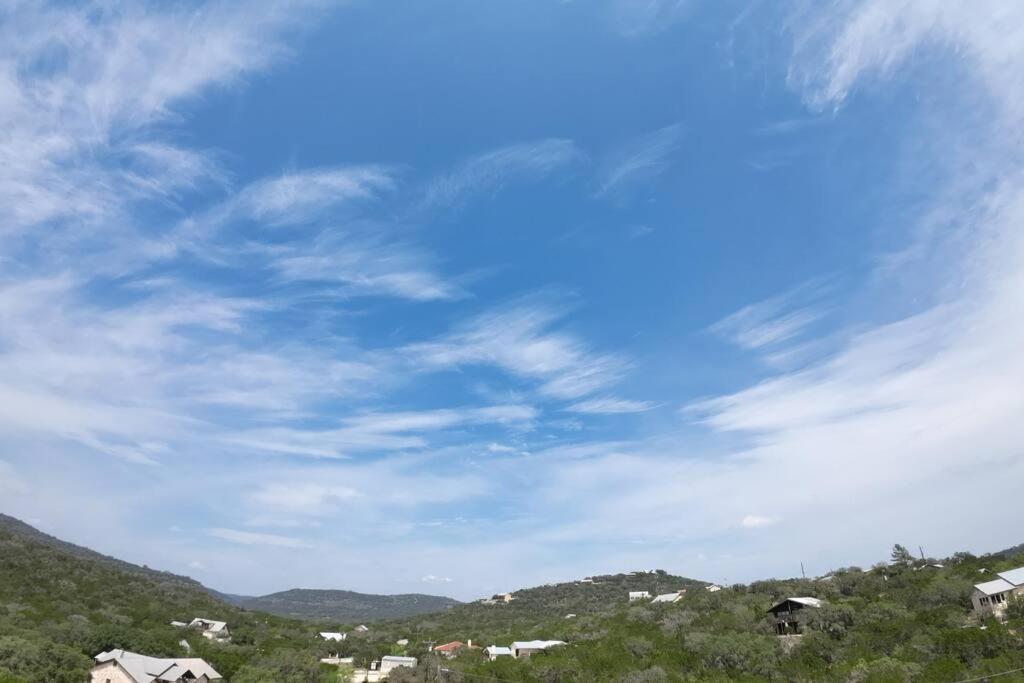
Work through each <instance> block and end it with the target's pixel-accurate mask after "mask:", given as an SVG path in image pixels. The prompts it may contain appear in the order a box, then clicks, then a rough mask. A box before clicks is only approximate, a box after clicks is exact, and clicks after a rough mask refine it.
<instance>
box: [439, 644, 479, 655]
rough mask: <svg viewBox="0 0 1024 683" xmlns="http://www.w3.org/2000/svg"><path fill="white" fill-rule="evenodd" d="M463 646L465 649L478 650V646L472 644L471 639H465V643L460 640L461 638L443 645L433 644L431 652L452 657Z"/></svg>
mask: <svg viewBox="0 0 1024 683" xmlns="http://www.w3.org/2000/svg"><path fill="white" fill-rule="evenodd" d="M463 648H467V649H471V650H479V649H480V648H479V647H478V646H475V645H473V641H472V640H469V641H467V642H465V643H464V642H462V641H461V640H453V641H452V642H450V643H445V644H444V645H437V646H435V647H434V649H433V652H436V653H438V654H439V655H441V656H442V657H448V658H451V657H454V656H455V655H457V654H458V653H459V651H460V650H462V649H463Z"/></svg>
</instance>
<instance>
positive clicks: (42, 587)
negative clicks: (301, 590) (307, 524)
mask: <svg viewBox="0 0 1024 683" xmlns="http://www.w3.org/2000/svg"><path fill="white" fill-rule="evenodd" d="M196 616H203V617H207V618H213V619H222V620H226V621H228V622H229V623H230V626H231V630H232V635H233V638H232V642H231V643H230V644H223V645H221V644H216V643H211V642H209V641H207V640H205V639H203V638H202V637H201V636H200V635H199V634H197V633H193V632H185V631H182V630H180V629H176V628H174V627H172V626H170V624H169V622H170V621H171V620H186V621H187V620H191V619H192V618H193V617H196ZM315 630H316V629H315V627H313V626H311V625H310V624H308V623H304V622H298V621H294V620H289V619H282V618H279V617H273V616H270V615H266V614H260V613H254V612H248V611H246V610H243V609H240V608H238V607H235V606H232V605H228V604H225V603H224V602H222V601H220V600H218V599H217V598H215V597H213V596H212V595H211V594H210V593H209V592H208V591H206V589H205V588H203V587H202V586H201V585H200V584H199V583H197V582H195V581H193V580H191V579H188V578H186V577H182V576H176V575H174V574H169V573H166V572H157V571H153V570H150V569H146V568H144V567H137V566H135V565H132V564H129V563H127V562H121V561H119V560H115V559H113V558H109V557H106V556H104V555H100V554H98V553H95V552H93V551H91V550H87V549H85V548H80V547H78V546H74V545H71V544H69V543H64V542H62V541H59V540H58V539H55V538H52V537H50V536H47V535H45V534H42V533H40V532H38V531H37V530H35V529H33V528H32V527H30V526H28V525H25V524H22V523H21V522H18V521H17V520H14V519H12V518H10V517H0V683H41V682H43V681H45V682H46V683H82V681H85V680H87V679H88V671H89V669H90V668H91V666H92V656H93V655H95V654H97V653H98V652H101V651H103V650H109V649H112V648H124V649H127V650H132V651H136V652H141V653H145V654H148V655H152V656H156V657H181V656H186V654H187V652H186V650H185V648H183V647H182V646H181V645H180V644H179V641H181V640H182V639H185V640H186V641H187V642H188V643H189V646H190V647H191V656H197V657H203V658H204V659H206V660H207V661H209V662H210V663H211V664H212V665H213V666H214V668H216V669H217V670H218V671H219V672H220V673H222V674H223V675H224V676H226V677H230V678H231V679H232V680H237V681H243V683H244V682H245V681H270V680H274V681H283V682H287V683H291V682H295V683H306V682H308V681H317V680H318V678H317V677H318V676H323V679H322V680H325V681H336V680H337V677H336V673H335V672H333V671H332V670H331V669H330V668H327V669H322V668H321V666H320V664H319V662H318V657H317V655H318V653H319V646H318V645H317V644H316V643H315V641H313V640H312V632H313V631H315ZM297 662H298V663H301V664H302V666H303V667H304V668H301V669H296V666H295V664H296V663H297ZM282 670H283V671H284V672H285V675H278V672H281V671H282ZM268 672H275V673H273V674H269V673H268ZM289 676H290V677H289ZM311 676H312V677H311Z"/></svg>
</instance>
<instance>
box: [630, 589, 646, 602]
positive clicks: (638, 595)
mask: <svg viewBox="0 0 1024 683" xmlns="http://www.w3.org/2000/svg"><path fill="white" fill-rule="evenodd" d="M649 597H651V594H650V593H649V592H648V591H629V601H630V602H636V601H637V600H646V599H647V598H649Z"/></svg>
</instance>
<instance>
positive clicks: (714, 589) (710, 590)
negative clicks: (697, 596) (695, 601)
mask: <svg viewBox="0 0 1024 683" xmlns="http://www.w3.org/2000/svg"><path fill="white" fill-rule="evenodd" d="M704 590H706V591H707V592H708V593H717V592H718V591H720V590H722V587H721V586H719V585H718V584H717V583H709V584H708V585H706V586H704Z"/></svg>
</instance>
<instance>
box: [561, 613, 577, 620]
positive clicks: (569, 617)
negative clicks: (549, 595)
mask: <svg viewBox="0 0 1024 683" xmlns="http://www.w3.org/2000/svg"><path fill="white" fill-rule="evenodd" d="M564 618H565V619H575V618H576V615H575V614H573V613H572V612H569V613H568V614H566V615H565V617H564Z"/></svg>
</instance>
